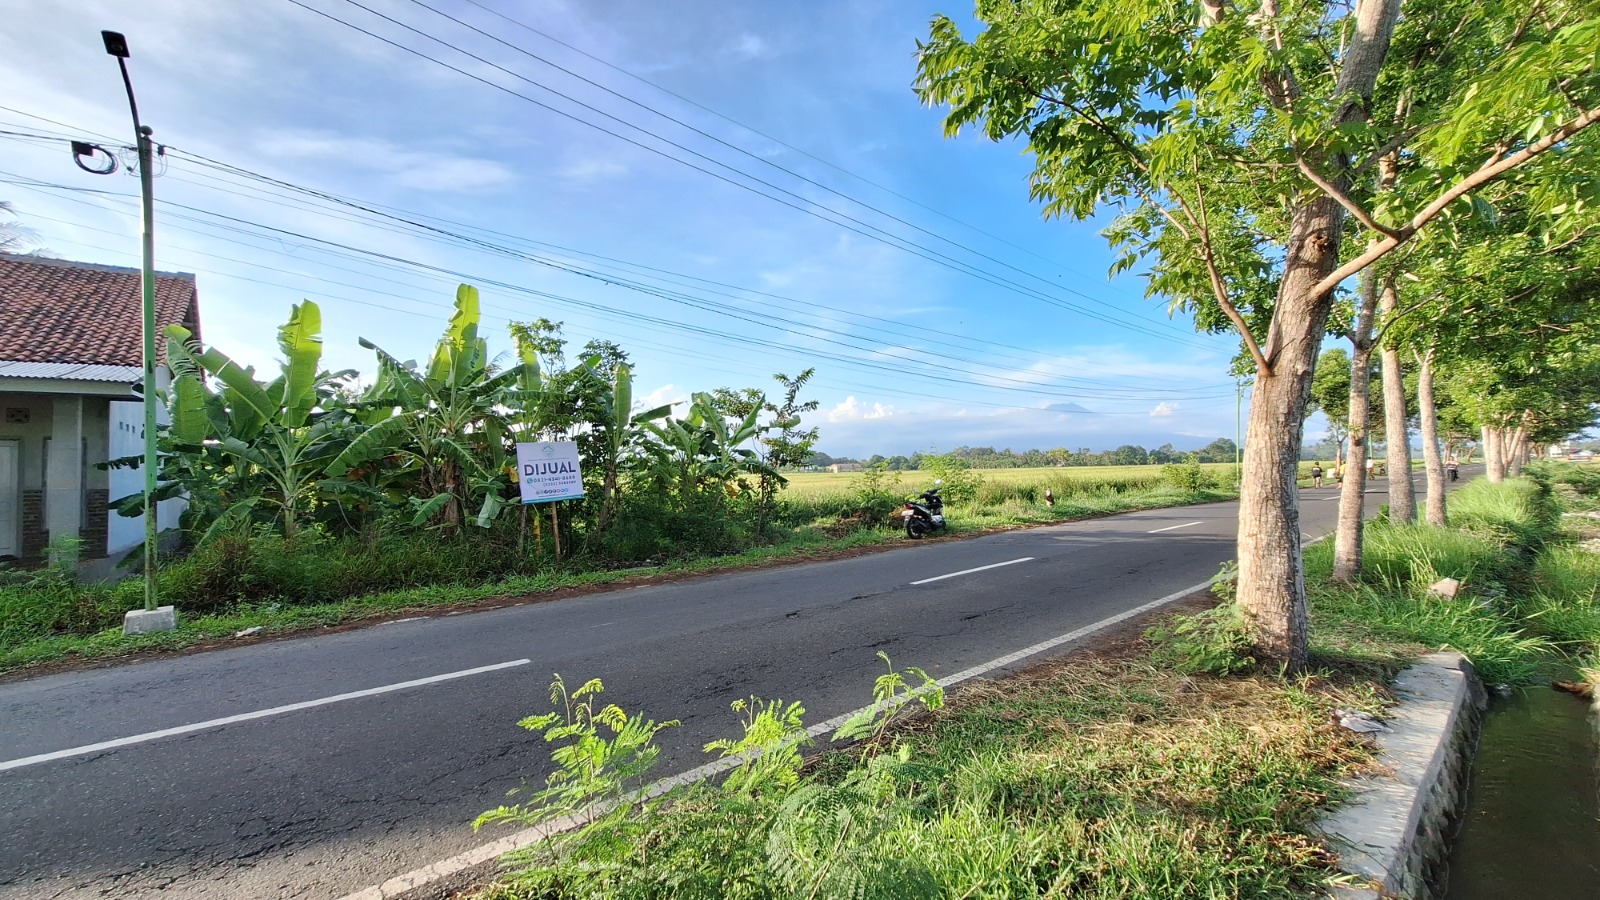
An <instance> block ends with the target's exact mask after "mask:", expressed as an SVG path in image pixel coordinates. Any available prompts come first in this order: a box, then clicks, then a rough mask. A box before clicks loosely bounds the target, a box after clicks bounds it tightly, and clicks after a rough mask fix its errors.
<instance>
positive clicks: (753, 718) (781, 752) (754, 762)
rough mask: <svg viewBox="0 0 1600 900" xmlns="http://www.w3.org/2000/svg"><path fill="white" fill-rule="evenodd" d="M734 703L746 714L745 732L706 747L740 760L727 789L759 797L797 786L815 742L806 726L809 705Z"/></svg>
mask: <svg viewBox="0 0 1600 900" xmlns="http://www.w3.org/2000/svg"><path fill="white" fill-rule="evenodd" d="M732 705H733V711H734V712H736V713H742V714H743V722H742V723H741V724H742V725H743V734H742V735H741V736H740V737H739V738H737V739H734V738H722V739H721V740H715V741H712V742H711V743H709V744H706V746H705V751H706V752H707V753H720V754H721V756H722V758H724V759H726V758H728V757H730V756H731V757H735V758H738V759H739V760H740V763H739V767H738V768H737V769H734V770H733V772H731V773H730V774H729V775H728V777H727V779H726V780H725V781H723V783H722V786H723V789H724V790H728V791H733V792H736V793H741V794H744V795H746V796H755V795H757V794H761V793H763V792H767V791H784V790H788V789H789V788H791V787H793V786H794V784H795V782H797V781H799V780H800V767H801V766H802V765H804V763H805V757H804V755H803V754H802V750H803V749H804V748H805V747H808V746H810V745H811V738H810V737H809V736H807V734H806V729H805V722H804V716H805V713H806V710H805V707H803V706H801V705H800V704H798V703H790V704H788V705H785V704H784V702H783V701H782V700H762V699H761V698H759V697H751V698H750V699H749V700H735V701H733V704H732Z"/></svg>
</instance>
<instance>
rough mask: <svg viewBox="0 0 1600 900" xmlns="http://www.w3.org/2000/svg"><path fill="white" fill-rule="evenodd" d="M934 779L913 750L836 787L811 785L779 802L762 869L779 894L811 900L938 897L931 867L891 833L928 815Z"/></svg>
mask: <svg viewBox="0 0 1600 900" xmlns="http://www.w3.org/2000/svg"><path fill="white" fill-rule="evenodd" d="M938 775H939V773H938V772H936V771H933V770H930V769H929V768H928V767H926V766H924V765H921V764H918V763H914V762H912V761H911V749H910V747H908V746H905V745H901V746H900V747H898V748H896V749H895V750H893V751H891V752H888V753H882V754H879V755H877V756H874V757H871V758H870V759H868V760H867V762H866V764H865V765H864V766H861V767H859V768H856V769H853V770H851V772H850V773H849V774H848V775H846V776H845V777H844V779H843V780H841V781H840V782H839V783H838V784H833V785H828V784H820V783H816V782H808V783H806V784H803V785H801V786H800V787H797V788H796V789H794V790H793V791H792V792H790V793H789V795H788V796H787V797H785V798H784V800H783V802H782V804H781V805H780V806H779V808H778V812H777V815H775V816H774V817H773V821H772V827H771V830H770V831H769V832H768V833H767V868H768V871H769V873H770V876H771V877H772V878H773V879H774V880H775V881H776V884H775V885H773V886H774V887H775V888H778V889H779V891H780V893H779V895H780V896H785V897H804V898H815V900H919V898H929V900H932V898H936V897H940V896H942V892H941V890H940V886H939V883H938V880H937V879H936V878H935V877H934V874H933V872H932V871H931V870H930V869H929V868H928V866H927V865H926V864H925V863H924V862H922V861H920V860H917V859H914V858H911V857H910V856H909V855H908V854H907V853H905V850H904V848H903V847H902V846H901V845H900V842H899V840H898V839H897V837H896V832H897V831H899V830H900V829H901V828H903V827H905V826H906V825H908V824H910V823H915V822H918V821H922V820H924V819H925V818H926V816H927V815H928V810H927V809H926V808H925V807H926V805H927V804H926V803H925V794H926V790H925V789H924V788H923V787H922V785H926V784H933V783H937V781H938V780H939V778H938Z"/></svg>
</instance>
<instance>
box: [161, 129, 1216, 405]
mask: <svg viewBox="0 0 1600 900" xmlns="http://www.w3.org/2000/svg"><path fill="white" fill-rule="evenodd" d="M184 155H186V156H194V157H197V158H198V159H201V160H204V161H205V162H206V163H208V164H211V165H213V166H216V167H218V168H221V169H223V170H226V171H229V172H239V173H242V174H246V175H249V176H251V177H255V178H259V179H261V180H264V181H266V182H268V183H272V184H274V185H280V186H284V187H288V188H293V189H295V190H298V191H302V192H305V193H308V194H310V195H312V196H316V197H318V198H319V199H332V200H336V201H338V202H341V203H343V204H345V205H347V206H353V207H354V208H356V209H358V210H360V211H362V212H366V213H369V214H378V215H383V216H385V217H386V218H390V219H394V220H396V221H400V222H402V223H404V224H408V225H411V226H414V227H424V228H427V229H428V230H429V231H431V232H434V233H437V234H440V235H443V236H447V237H450V238H453V239H459V240H462V241H465V242H467V243H468V244H469V245H471V246H474V247H476V248H479V249H487V250H490V251H492V252H497V253H501V254H505V255H509V256H511V257H512V258H515V259H522V260H527V261H533V262H536V263H538V264H541V265H547V266H552V267H554V268H557V269H559V270H561V271H565V272H570V273H573V274H580V275H584V276H585V277H591V278H596V279H597V280H600V281H602V282H603V283H607V284H615V285H618V286H623V287H628V288H630V289H634V290H639V291H642V292H644V293H647V294H650V295H652V296H657V297H662V298H664V299H669V300H672V301H674V302H681V303H685V304H686V305H690V306H692V307H695V308H699V309H702V310H706V311H711V312H717V313H721V314H724V315H731V316H732V317H734V318H738V319H741V320H742V321H745V322H748V323H751V324H755V325H758V326H760V327H769V328H779V330H782V331H786V332H788V333H790V334H794V335H796V336H800V337H806V338H810V339H813V340H820V341H823V342H826V343H833V344H836V345H839V346H844V347H848V348H850V349H856V350H863V351H867V352H872V353H881V352H882V351H881V350H878V349H874V348H869V347H863V346H861V345H859V344H854V343H851V342H849V341H841V340H837V339H834V338H830V337H827V336H825V335H818V334H815V333H814V332H815V331H817V330H821V329H819V327H818V326H815V325H811V324H809V323H803V322H796V321H794V320H792V319H785V318H782V317H770V314H769V317H770V318H773V319H776V320H777V321H779V322H783V323H786V324H789V325H794V326H796V327H797V328H801V329H806V330H805V331H795V330H793V329H788V328H781V327H780V326H775V325H773V324H772V322H770V321H757V320H752V319H750V318H748V317H746V316H742V315H739V314H737V313H731V312H729V311H728V309H727V308H726V307H725V306H723V305H721V304H716V303H715V302H714V301H705V300H704V298H698V297H694V296H692V295H684V294H681V293H677V292H672V291H663V290H661V289H659V288H655V287H653V286H649V285H641V284H638V283H636V282H631V281H627V280H618V279H616V278H613V277H609V276H605V275H597V274H596V273H593V272H587V271H581V270H575V269H573V268H572V267H570V266H565V265H562V264H560V263H555V262H552V261H550V260H547V259H543V258H540V257H533V256H529V255H528V254H523V253H518V252H516V251H511V250H508V249H507V248H503V247H499V246H496V245H493V244H489V243H486V242H482V241H477V240H474V239H471V238H469V237H466V236H462V235H459V234H455V233H453V232H449V231H445V230H441V229H436V228H431V227H430V226H424V225H421V224H420V223H416V222H413V221H411V220H407V219H403V218H398V217H395V216H392V215H389V214H385V213H380V212H378V211H376V210H373V209H370V208H368V207H365V206H362V205H360V204H352V203H350V202H349V201H346V200H342V199H341V198H337V197H334V196H333V195H329V194H326V193H325V192H320V191H315V190H312V189H308V188H303V187H301V186H298V185H293V184H291V183H289V182H283V181H281V180H278V179H272V178H270V177H268V176H262V175H259V173H252V172H250V171H249V170H244V169H240V168H239V167H236V166H231V165H229V164H225V163H220V162H218V161H215V160H209V159H207V158H205V157H198V155H197V154H184ZM180 180H182V179H180ZM219 190H220V189H219ZM224 192H225V193H233V192H232V191H224ZM241 196H242V195H241ZM268 202H273V201H268ZM190 208H191V209H193V208H192V207H190ZM201 212H206V211H203V210H201ZM208 214H209V213H208ZM323 214H326V213H323ZM867 340H872V341H873V342H874V343H877V344H881V345H884V346H885V347H887V348H888V349H891V350H899V351H908V352H913V353H915V352H917V351H915V350H914V349H913V348H908V347H904V346H902V345H894V344H890V343H889V342H886V341H880V340H876V339H873V338H867ZM948 358H949V359H954V360H956V361H959V362H965V363H968V364H974V365H980V366H982V365H987V364H985V363H982V362H978V361H975V360H970V359H966V358H963V357H948ZM943 359H945V358H941V361H943ZM909 362H911V363H912V364H916V365H919V366H924V367H926V366H927V364H926V363H924V362H923V361H922V360H920V359H915V358H913V359H912V360H910V361H909ZM950 368H953V370H954V371H956V372H959V373H962V374H967V375H970V376H973V377H975V378H979V379H986V380H988V381H989V382H990V386H993V387H1004V386H1005V383H1010V384H1012V385H1018V386H1020V387H1022V388H1026V389H1032V390H1034V391H1035V392H1041V391H1038V390H1037V389H1039V388H1044V387H1048V386H1049V383H1048V382H1046V381H1039V380H1032V379H1021V378H1014V377H1011V376H1009V375H1004V374H1001V375H995V374H991V373H984V372H974V371H971V370H963V369H959V368H954V367H950ZM942 370H943V368H942V367H941V368H940V371H942ZM1053 379H1054V380H1059V381H1061V382H1081V383H1082V384H1083V385H1085V386H1087V387H1076V388H1073V390H1075V391H1076V392H1077V393H1075V394H1074V395H1072V396H1082V397H1088V396H1091V394H1093V395H1095V396H1099V397H1101V398H1102V399H1106V398H1108V397H1107V395H1103V394H1101V393H1100V392H1102V391H1105V390H1107V389H1111V388H1112V387H1113V386H1112V385H1109V384H1107V383H1106V382H1104V381H1103V380H1099V379H1084V378H1074V377H1072V376H1054V377H1053ZM994 382H1001V383H1000V384H995V383H994ZM1124 390H1125V391H1153V392H1154V394H1153V395H1152V396H1149V397H1148V398H1139V399H1158V398H1159V399H1184V398H1185V397H1188V396H1190V395H1194V394H1197V393H1203V392H1204V390H1205V389H1204V388H1198V389H1196V388H1174V387H1171V386H1163V387H1155V388H1140V387H1137V386H1134V385H1127V386H1126V387H1124ZM1041 393H1042V392H1041ZM1058 396H1059V395H1058ZM1116 399H1133V398H1131V397H1126V395H1124V394H1118V395H1116Z"/></svg>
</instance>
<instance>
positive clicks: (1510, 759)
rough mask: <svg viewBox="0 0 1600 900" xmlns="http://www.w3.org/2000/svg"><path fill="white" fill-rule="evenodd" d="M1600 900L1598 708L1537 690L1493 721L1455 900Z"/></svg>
mask: <svg viewBox="0 0 1600 900" xmlns="http://www.w3.org/2000/svg"><path fill="white" fill-rule="evenodd" d="M1514 897H1528V898H1540V900H1595V898H1600V731H1597V730H1596V723H1595V720H1594V719H1593V717H1592V715H1591V713H1590V711H1589V705H1588V704H1587V703H1584V702H1581V701H1580V700H1578V699H1577V698H1575V697H1573V696H1571V695H1569V694H1563V693H1560V692H1558V691H1555V690H1552V689H1550V688H1549V687H1544V686H1536V687H1531V688H1528V689H1527V690H1525V691H1519V692H1517V693H1515V694H1513V695H1512V696H1510V697H1501V698H1496V699H1495V701H1494V703H1493V705H1492V706H1491V707H1490V710H1489V712H1488V714H1487V715H1486V716H1485V717H1484V721H1483V734H1482V737H1481V738H1480V739H1479V742H1478V755H1477V760H1476V761H1475V762H1474V764H1473V767H1472V783H1471V785H1470V787H1469V788H1468V793H1467V805H1466V810H1465V812H1464V813H1463V815H1462V822H1461V830H1460V833H1459V834H1458V835H1457V837H1456V841H1455V844H1454V846H1452V848H1451V851H1450V861H1449V874H1448V882H1447V884H1446V892H1445V898H1446V900H1505V898H1514Z"/></svg>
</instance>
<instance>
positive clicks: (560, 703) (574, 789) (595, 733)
mask: <svg viewBox="0 0 1600 900" xmlns="http://www.w3.org/2000/svg"><path fill="white" fill-rule="evenodd" d="M604 690H605V686H604V685H602V684H601V683H600V679H598V678H593V679H590V680H589V681H586V682H584V683H583V685H582V686H581V687H579V688H578V689H577V690H575V691H572V692H570V693H569V692H568V691H567V684H566V682H565V681H564V680H562V678H561V676H560V675H556V676H555V681H553V682H551V684H550V702H551V703H553V704H555V705H556V706H557V707H559V708H560V712H552V713H545V714H544V715H542V716H529V717H528V718H526V719H523V720H522V721H520V722H518V723H517V725H518V727H521V728H525V729H527V730H529V731H543V732H544V739H545V740H546V741H548V742H551V743H560V744H561V746H559V747H557V748H556V749H555V750H554V751H552V752H551V754H550V758H551V759H552V760H554V762H555V763H556V770H555V771H554V772H552V773H550V776H549V777H548V778H547V779H546V780H545V786H544V788H543V789H541V790H538V791H534V792H533V793H532V794H531V795H529V797H528V800H527V801H526V802H524V803H520V804H517V805H515V806H501V807H499V808H497V809H492V810H489V811H488V812H486V813H484V814H482V815H480V816H478V818H477V820H476V821H474V822H473V823H472V827H473V828H481V827H483V826H484V825H487V824H490V823H493V822H503V821H516V822H522V823H525V824H528V825H539V824H543V823H545V822H549V821H550V820H552V819H557V818H561V817H562V816H569V815H577V816H580V817H582V818H584V819H585V820H586V821H587V822H589V823H593V822H594V821H595V819H596V817H597V816H599V815H602V814H603V813H605V812H606V810H605V809H602V808H601V807H600V806H599V805H598V804H601V803H602V802H604V801H612V802H613V803H614V804H616V805H617V807H618V808H622V809H624V810H625V809H626V806H627V804H626V803H625V801H626V800H627V794H626V793H625V792H626V791H627V790H628V788H629V787H630V786H632V785H636V784H637V783H638V782H639V781H640V780H641V779H642V778H643V777H644V775H645V773H647V772H649V771H650V769H651V768H653V767H654V766H655V763H656V757H657V756H659V755H660V754H661V748H659V747H657V746H656V744H655V737H656V735H657V734H659V733H661V732H662V731H663V730H665V729H667V728H672V727H674V726H676V725H677V724H678V722H677V720H673V721H670V722H660V723H657V722H654V721H652V720H650V719H646V718H644V717H643V716H641V715H633V716H630V715H628V714H627V713H625V712H623V711H622V708H621V707H619V706H617V705H616V704H614V703H613V704H606V705H604V706H599V705H598V703H597V702H596V698H597V697H598V695H599V694H600V693H601V692H602V691H604ZM525 790H526V787H523V788H517V789H515V790H513V791H512V792H511V793H512V794H513V795H515V794H518V793H521V792H523V791H525Z"/></svg>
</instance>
